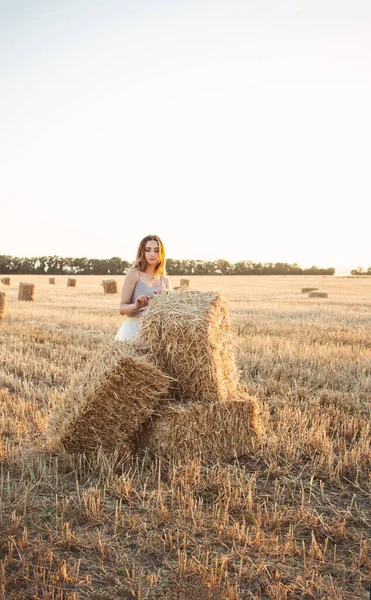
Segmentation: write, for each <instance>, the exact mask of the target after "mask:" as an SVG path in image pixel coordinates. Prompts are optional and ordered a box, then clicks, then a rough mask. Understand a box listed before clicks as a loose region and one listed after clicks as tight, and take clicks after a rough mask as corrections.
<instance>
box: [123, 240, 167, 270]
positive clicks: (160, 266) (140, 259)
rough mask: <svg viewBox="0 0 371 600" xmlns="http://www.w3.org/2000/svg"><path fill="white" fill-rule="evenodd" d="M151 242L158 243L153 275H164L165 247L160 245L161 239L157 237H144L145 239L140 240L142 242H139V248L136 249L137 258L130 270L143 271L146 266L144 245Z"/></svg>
mask: <svg viewBox="0 0 371 600" xmlns="http://www.w3.org/2000/svg"><path fill="white" fill-rule="evenodd" d="M152 241H153V242H157V243H158V262H157V263H156V267H155V275H166V268H165V261H166V254H165V246H164V244H163V243H162V241H161V239H160V238H159V237H158V235H146V237H144V238H143V239H142V241H141V242H140V244H139V247H138V252H137V257H136V259H135V261H134V263H133V265H132V267H131V268H132V269H135V268H137V269H139V271H144V269H145V268H146V266H147V261H146V257H145V251H146V245H147V243H148V242H152Z"/></svg>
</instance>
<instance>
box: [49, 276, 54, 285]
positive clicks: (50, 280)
mask: <svg viewBox="0 0 371 600" xmlns="http://www.w3.org/2000/svg"><path fill="white" fill-rule="evenodd" d="M49 285H55V277H49Z"/></svg>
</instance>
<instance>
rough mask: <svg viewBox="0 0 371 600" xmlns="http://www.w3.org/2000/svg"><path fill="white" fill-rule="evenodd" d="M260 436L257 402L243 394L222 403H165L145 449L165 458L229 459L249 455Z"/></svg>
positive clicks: (260, 428)
mask: <svg viewBox="0 0 371 600" xmlns="http://www.w3.org/2000/svg"><path fill="white" fill-rule="evenodd" d="M261 433H262V426H261V420H260V413H259V405H258V402H257V401H256V399H255V398H252V397H250V396H247V395H245V394H244V395H242V397H241V398H232V399H230V400H227V401H224V402H214V403H208V404H205V403H190V404H173V405H171V404H169V405H168V406H167V407H166V409H165V410H164V412H163V414H162V415H161V417H160V418H157V419H155V420H154V422H153V424H152V427H151V428H150V429H149V431H148V438H147V439H148V442H147V444H148V445H147V447H148V448H149V450H150V452H151V453H154V454H157V455H158V456H162V457H165V458H167V459H172V458H175V459H180V460H188V459H189V460H192V459H194V458H201V459H202V460H218V459H220V460H230V459H232V458H235V457H239V456H242V455H244V454H247V453H249V452H251V450H252V449H253V448H254V446H255V444H256V441H257V439H258V438H259V437H260V435H261ZM142 447H143V446H142Z"/></svg>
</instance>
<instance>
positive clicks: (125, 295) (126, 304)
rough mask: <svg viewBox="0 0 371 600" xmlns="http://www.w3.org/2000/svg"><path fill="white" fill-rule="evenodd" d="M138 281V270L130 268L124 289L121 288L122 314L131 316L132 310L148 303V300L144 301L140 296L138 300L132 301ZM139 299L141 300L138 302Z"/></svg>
mask: <svg viewBox="0 0 371 600" xmlns="http://www.w3.org/2000/svg"><path fill="white" fill-rule="evenodd" d="M137 281H138V270H137V269H130V271H128V272H127V273H126V276H125V279H124V283H123V286H122V290H121V299H120V315H127V316H129V315H131V313H132V312H134V311H135V310H137V309H138V308H142V306H145V305H146V304H147V302H144V301H143V299H142V300H140V299H139V298H138V299H137V301H136V302H133V303H131V302H130V300H131V297H132V295H133V291H134V288H135V285H136V282H137ZM140 298H142V297H140ZM138 300H140V301H139V302H138Z"/></svg>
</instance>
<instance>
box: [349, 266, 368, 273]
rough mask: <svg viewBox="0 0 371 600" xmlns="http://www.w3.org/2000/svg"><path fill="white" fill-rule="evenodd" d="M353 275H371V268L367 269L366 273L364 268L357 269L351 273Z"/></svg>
mask: <svg viewBox="0 0 371 600" xmlns="http://www.w3.org/2000/svg"><path fill="white" fill-rule="evenodd" d="M350 274H351V275H371V267H367V269H366V270H365V271H364V270H363V269H362V267H357V268H356V269H353V270H352V271H351V272H350Z"/></svg>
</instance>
